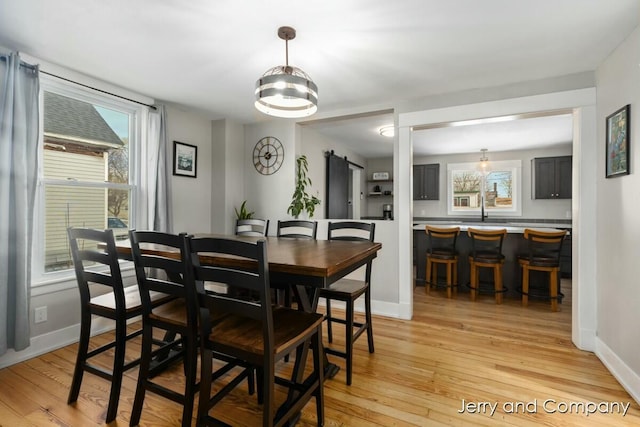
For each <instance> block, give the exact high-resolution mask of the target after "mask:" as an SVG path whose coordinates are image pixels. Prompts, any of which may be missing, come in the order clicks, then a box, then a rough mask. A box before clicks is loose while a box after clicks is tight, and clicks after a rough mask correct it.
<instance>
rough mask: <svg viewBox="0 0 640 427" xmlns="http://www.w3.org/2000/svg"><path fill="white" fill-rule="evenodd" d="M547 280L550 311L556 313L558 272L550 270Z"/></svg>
mask: <svg viewBox="0 0 640 427" xmlns="http://www.w3.org/2000/svg"><path fill="white" fill-rule="evenodd" d="M549 274H551V277H550V279H549V296H550V297H551V311H558V270H557V269H555V268H554V269H552V270H551V272H550V273H549Z"/></svg>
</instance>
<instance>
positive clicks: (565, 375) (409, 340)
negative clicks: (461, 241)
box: [0, 284, 640, 427]
mask: <svg viewBox="0 0 640 427" xmlns="http://www.w3.org/2000/svg"><path fill="white" fill-rule="evenodd" d="M568 288H569V286H567V285H566V284H565V285H564V286H563V291H565V293H567V294H569V293H570V292H566V291H567V290H568ZM567 296H568V298H566V299H565V301H564V303H563V304H562V305H561V311H560V312H557V313H552V312H551V311H550V310H549V306H548V304H547V303H543V302H536V301H533V302H531V303H530V306H529V307H528V308H523V307H521V306H520V303H519V301H517V300H506V301H505V303H504V304H503V305H501V306H496V305H495V304H494V302H493V299H492V298H491V297H489V296H480V297H479V299H478V300H477V301H476V302H474V303H472V302H470V301H469V300H468V294H465V293H460V294H459V295H458V297H457V298H456V299H453V300H448V299H447V298H446V295H445V294H444V293H443V292H440V291H432V292H431V293H430V295H428V296H427V295H425V293H424V288H422V287H418V288H416V291H415V293H414V297H415V303H414V319H413V320H411V321H403V320H394V319H388V318H382V317H375V318H374V332H375V346H376V352H375V354H372V355H370V354H369V353H368V352H367V349H366V338H364V337H363V338H361V339H360V340H359V341H358V342H357V343H356V350H355V352H356V359H355V364H354V377H353V385H352V386H351V387H348V386H346V384H345V379H344V370H341V371H340V372H339V373H338V375H337V376H336V377H335V378H334V379H332V380H328V381H327V382H326V383H325V399H326V402H325V414H326V423H325V425H327V426H375V425H379V426H410V425H416V426H437V425H455V426H464V425H469V426H476V425H487V426H489V425H491V426H503V425H513V426H533V425H539V424H543V425H547V426H605V425H606V426H616V425H620V426H625V425H628V426H632V425H636V426H637V425H640V410H639V407H638V404H637V403H635V402H634V401H633V400H632V399H631V398H630V396H629V395H628V394H627V393H626V392H625V391H624V389H623V388H622V387H621V386H620V385H619V384H618V383H617V382H616V380H615V379H614V378H613V377H612V376H611V374H609V372H608V371H607V370H606V369H605V367H604V366H603V365H602V363H601V362H600V361H599V360H598V359H597V358H596V357H595V356H594V355H593V354H591V353H587V352H583V351H580V350H578V349H576V348H575V346H574V345H573V344H572V343H571V333H570V323H571V322H570V320H571V310H570V309H571V303H570V295H567ZM325 332H326V328H325ZM339 341H340V342H342V338H340V340H339ZM325 342H326V341H325ZM130 349H131V353H132V355H135V353H136V351H138V350H139V347H137V346H136V345H132V346H131V347H130ZM75 352H76V346H75V345H71V346H68V347H65V348H62V349H60V350H57V351H54V352H52V353H49V354H46V355H43V356H41V357H37V358H34V359H31V360H28V361H26V362H23V363H20V364H17V365H14V366H11V367H8V368H5V369H2V370H0V426H3V427H4V426H7V427H8V426H11V427H13V426H74V427H75V426H93V425H101V424H104V417H105V412H106V399H107V396H108V384H107V382H106V381H105V380H102V379H100V378H97V377H95V376H92V375H90V374H85V378H84V382H83V384H82V388H81V392H80V398H79V400H78V402H77V403H76V404H75V405H73V406H69V405H67V404H66V398H67V392H68V387H69V384H70V382H71V373H72V368H73V363H74V360H75ZM332 360H334V361H336V362H337V363H338V364H339V365H340V366H342V367H344V364H343V362H342V361H341V360H340V359H336V358H332ZM291 365H292V363H291V362H289V363H287V364H284V363H283V364H282V366H281V370H282V371H287V370H288V369H290V366H291ZM136 375H137V369H134V370H132V371H129V372H128V373H127V377H126V379H125V381H124V384H123V389H122V395H121V400H120V407H119V414H118V418H117V420H116V421H115V422H114V423H112V425H114V426H115V425H118V426H127V425H128V422H129V417H130V413H131V405H132V401H133V392H134V389H135V379H136ZM166 376H167V377H168V380H167V381H169V382H172V383H174V384H176V385H177V386H179V385H180V382H181V381H182V368H181V366H180V365H179V366H176V367H175V369H173V370H172V371H170V372H168V373H167V374H166ZM178 389H179V387H178ZM548 399H551V401H550V403H549V404H548V405H547V406H546V407H545V406H544V405H543V403H544V402H545V401H546V400H548ZM463 400H464V401H465V402H470V403H477V402H489V403H490V404H492V405H494V404H496V403H497V407H496V408H497V409H496V411H495V413H494V414H493V415H490V414H489V412H490V410H487V411H486V412H484V413H468V412H467V413H463V414H461V413H459V411H460V410H461V409H462V405H463V403H462V402H463ZM518 402H520V403H518ZM535 402H537V405H536V406H534V405H535ZM575 402H577V403H578V404H579V405H586V404H587V403H588V402H594V403H596V404H600V405H601V406H600V409H601V410H602V409H605V406H604V405H605V404H611V402H622V403H624V404H626V403H629V402H630V403H631V407H630V409H629V411H628V412H627V414H626V416H622V415H621V414H619V413H617V408H613V409H614V410H616V412H615V413H609V414H605V413H596V414H590V415H588V416H587V415H585V414H582V413H578V414H576V413H573V414H570V413H560V412H564V411H565V406H564V405H567V404H573V403H575ZM518 404H519V405H521V406H519V407H516V408H511V407H510V406H509V405H518ZM524 405H526V406H525V409H523V406H524ZM511 409H513V410H511ZM516 409H517V411H516ZM553 410H555V411H556V412H555V413H551V411H553ZM216 411H217V414H218V415H219V416H220V417H222V418H224V419H225V420H226V421H227V422H229V423H231V424H233V425H241V426H244V425H246V426H256V425H259V424H260V416H259V411H260V407H259V406H258V405H257V404H256V402H255V397H247V394H246V388H245V386H244V385H243V386H242V387H240V388H238V389H237V390H236V391H235V392H234V393H233V394H232V395H231V396H230V397H229V398H228V399H227V400H226V401H225V402H223V404H221V405H220V406H219V409H216ZM509 412H515V413H509ZM525 412H528V413H525ZM180 414H181V412H180V408H179V407H178V405H177V404H174V403H172V402H168V401H166V400H164V399H162V398H160V397H158V396H154V395H149V394H148V395H147V398H146V400H145V407H144V410H143V413H142V420H141V425H143V426H175V425H178V424H179V419H180ZM298 425H300V426H312V425H315V406H314V402H313V401H312V402H311V403H310V404H309V405H307V407H306V408H305V410H304V411H303V414H302V419H301V420H300V422H299V424H298Z"/></svg>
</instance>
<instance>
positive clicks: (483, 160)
mask: <svg viewBox="0 0 640 427" xmlns="http://www.w3.org/2000/svg"><path fill="white" fill-rule="evenodd" d="M480 151H481V152H482V156H480V164H479V165H478V168H479V170H480V172H482V173H483V174H486V173H487V172H489V158H488V157H487V151H488V150H487V149H486V148H482V149H480Z"/></svg>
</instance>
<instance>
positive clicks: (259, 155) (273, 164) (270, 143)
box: [253, 136, 284, 175]
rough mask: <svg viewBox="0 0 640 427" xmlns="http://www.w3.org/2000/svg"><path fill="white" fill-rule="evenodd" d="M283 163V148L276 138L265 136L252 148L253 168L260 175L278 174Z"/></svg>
mask: <svg viewBox="0 0 640 427" xmlns="http://www.w3.org/2000/svg"><path fill="white" fill-rule="evenodd" d="M283 161H284V147H283V146H282V143H281V142H280V140H279V139H278V138H274V137H273V136H265V137H264V138H262V139H260V141H258V143H257V144H256V146H255V147H254V148H253V166H254V167H255V168H256V170H257V171H258V172H260V173H261V174H262V175H271V174H274V173H276V172H278V169H280V166H282V162H283Z"/></svg>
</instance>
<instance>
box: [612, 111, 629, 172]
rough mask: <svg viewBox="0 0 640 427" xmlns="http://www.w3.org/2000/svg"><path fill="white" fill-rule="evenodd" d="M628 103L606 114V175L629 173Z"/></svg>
mask: <svg viewBox="0 0 640 427" xmlns="http://www.w3.org/2000/svg"><path fill="white" fill-rule="evenodd" d="M629 109H630V107H629V105H625V106H624V107H622V108H620V109H619V110H618V111H616V112H615V113H613V114H611V115H609V116H607V147H606V148H607V153H606V156H607V157H606V177H607V178H612V177H615V176H622V175H628V174H629V144H630V141H629V139H630V137H631V134H630V133H629V124H630V123H629V121H630V116H629Z"/></svg>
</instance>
